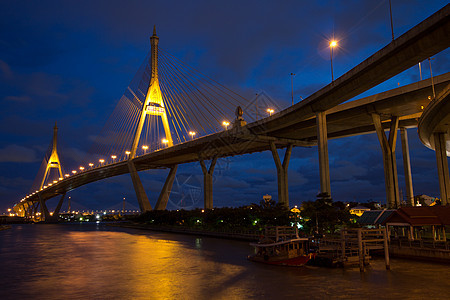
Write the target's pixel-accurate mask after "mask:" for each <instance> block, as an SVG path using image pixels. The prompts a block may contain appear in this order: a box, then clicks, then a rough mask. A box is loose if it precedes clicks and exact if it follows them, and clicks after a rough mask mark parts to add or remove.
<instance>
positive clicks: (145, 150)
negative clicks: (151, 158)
mask: <svg viewBox="0 0 450 300" xmlns="http://www.w3.org/2000/svg"><path fill="white" fill-rule="evenodd" d="M142 149H144V154H145V153H147V149H148V146H147V145H144V146H142Z"/></svg>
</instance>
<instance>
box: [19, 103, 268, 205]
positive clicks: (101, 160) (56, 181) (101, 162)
mask: <svg viewBox="0 0 450 300" xmlns="http://www.w3.org/2000/svg"><path fill="white" fill-rule="evenodd" d="M274 112H275V110H273V109H272V108H268V109H267V113H268V114H269V116H271V115H272V114H273V113H274ZM222 125H223V126H224V127H225V130H228V126H229V125H230V122H228V121H223V122H222ZM196 134H197V133H196V132H195V131H189V135H190V136H191V140H193V139H194V136H195V135H196ZM161 142H162V143H163V144H164V145H166V146H167V144H168V143H169V140H168V139H162V140H161ZM148 148H149V147H148V146H147V145H143V146H142V150H144V154H146V153H147V150H148ZM130 154H131V151H128V150H127V151H125V155H126V157H127V159H128V157H129V155H130ZM111 158H112V160H113V162H112V163H115V162H116V159H117V155H111ZM98 162H99V163H100V166H103V164H104V163H105V159H103V158H101V159H99V160H98ZM88 165H89V168H90V169H93V168H94V163H92V162H91V163H89V164H88ZM85 169H86V168H85V167H84V166H80V167H79V170H80V173H81V172H83V171H84V170H85ZM77 173H78V170H72V174H73V175H75V174H77ZM64 177H65V178H68V177H70V174H65V175H64ZM63 179H64V178H63V177H60V178H58V180H53V183H49V184H47V185H44V186H43V187H42V188H41V189H40V190H37V191H35V192H33V193H31V194H29V195H27V196H25V197H24V198H23V199H22V200H20V202H23V201H25V200H26V199H27V198H29V197H31V196H33V195H35V194H36V193H38V192H39V191H42V190H43V189H46V188H48V187H50V186H52V185H53V184H55V183H58V181H61V180H63Z"/></svg>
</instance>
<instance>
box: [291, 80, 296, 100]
mask: <svg viewBox="0 0 450 300" xmlns="http://www.w3.org/2000/svg"><path fill="white" fill-rule="evenodd" d="M294 76H295V74H294V73H291V91H292V93H291V96H292V105H294Z"/></svg>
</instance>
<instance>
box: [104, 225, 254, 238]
mask: <svg viewBox="0 0 450 300" xmlns="http://www.w3.org/2000/svg"><path fill="white" fill-rule="evenodd" d="M108 226H113V227H124V228H134V229H142V230H152V231H161V232H173V233H183V234H190V235H201V236H208V237H216V238H225V239H233V240H241V241H251V242H252V241H257V240H259V238H260V235H261V233H260V232H259V231H256V230H231V229H229V230H225V229H223V230H214V231H212V230H207V229H203V228H198V229H193V228H187V227H183V226H170V225H150V224H142V223H135V222H121V223H110V224H108Z"/></svg>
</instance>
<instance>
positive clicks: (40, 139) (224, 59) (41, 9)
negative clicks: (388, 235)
mask: <svg viewBox="0 0 450 300" xmlns="http://www.w3.org/2000/svg"><path fill="white" fill-rule="evenodd" d="M446 4H447V1H411V0H408V1H406V0H392V12H393V23H394V33H395V36H396V37H397V36H399V35H400V34H402V33H404V32H406V31H407V30H409V29H410V28H412V27H413V26H414V25H416V24H417V23H419V22H420V21H422V20H424V19H425V18H427V17H428V16H430V15H431V14H432V13H434V12H436V11H437V10H439V9H440V8H442V7H443V6H444V5H446ZM153 25H156V26H157V31H158V36H159V37H160V47H161V48H163V49H164V50H165V51H168V52H170V53H171V54H173V55H174V56H176V57H177V58H179V59H181V60H182V61H184V62H185V63H186V64H188V65H190V66H192V67H194V68H195V69H197V70H199V71H200V72H202V73H203V74H205V75H207V76H209V77H211V78H213V79H215V80H216V81H218V82H220V83H221V84H223V85H226V86H227V87H228V88H230V89H232V90H234V91H236V92H237V93H239V94H240V95H242V96H244V97H246V98H249V99H251V98H252V97H253V96H254V95H255V93H260V92H261V91H265V92H266V93H267V94H268V95H270V96H271V97H272V98H273V99H274V100H275V101H276V102H277V103H278V104H279V106H280V107H287V106H288V105H289V104H290V101H291V100H290V97H291V77H290V73H295V74H297V75H296V76H295V77H294V95H295V96H294V98H295V102H298V101H300V97H303V98H305V97H306V96H308V95H310V94H311V93H313V92H315V91H316V90H318V89H320V88H321V87H323V86H325V85H326V84H328V83H329V82H330V79H331V78H330V77H331V75H330V57H329V49H328V48H327V46H328V40H329V39H330V38H331V37H333V36H334V37H335V38H336V39H337V40H339V48H338V49H337V50H336V51H335V52H334V56H333V67H334V75H335V78H337V77H339V76H340V75H342V74H344V73H345V72H347V71H348V70H350V69H351V68H353V67H354V66H356V65H357V64H358V63H360V62H361V61H363V60H364V59H365V58H367V57H368V56H370V55H371V54H373V53H374V52H376V51H377V50H379V49H381V48H382V47H384V46H385V45H387V44H388V43H389V42H390V41H391V28H390V21H389V2H388V1H369V0H367V1H320V3H316V2H314V1H45V0H43V1H2V2H1V3H0V101H1V104H2V110H1V112H0V211H4V210H5V209H6V208H8V207H11V206H12V205H13V204H14V203H15V202H17V201H18V200H20V199H21V198H22V197H23V196H24V195H25V194H26V193H27V192H28V191H29V189H30V187H31V185H32V183H33V181H34V179H35V176H36V173H37V172H38V169H39V166H40V164H41V161H42V158H43V157H44V154H45V151H46V150H47V147H48V145H49V143H50V142H51V138H52V128H53V125H54V123H55V121H57V122H58V127H59V137H60V140H59V148H58V150H59V153H60V156H61V159H62V161H63V164H64V161H67V162H71V161H77V160H79V159H81V158H82V157H83V155H84V154H85V152H86V151H87V150H88V148H89V146H90V143H91V139H90V138H89V137H92V136H95V135H97V134H98V132H99V131H100V130H101V128H102V126H103V125H104V124H105V122H106V120H107V119H108V117H109V115H110V114H111V113H112V111H113V109H114V107H115V105H116V104H117V102H118V101H119V99H120V97H121V96H122V94H123V93H124V91H125V89H126V87H127V86H128V84H129V83H130V81H131V79H132V78H133V76H134V74H135V72H136V71H137V70H138V68H139V66H140V64H141V63H142V61H143V59H144V58H145V56H146V55H147V53H148V51H149V49H150V43H149V37H150V36H151V34H152V30H153ZM432 66H433V74H434V75H438V74H442V73H445V72H447V71H448V70H449V66H450V62H449V51H448V50H446V51H444V52H442V53H440V54H438V55H436V56H435V57H434V59H433V60H432ZM429 75H430V74H429V66H428V62H426V63H425V62H424V64H423V77H424V78H428V77H429ZM417 80H419V71H418V68H417V67H415V68H411V69H410V70H407V71H405V72H404V73H402V74H400V75H398V76H396V77H395V78H393V79H391V80H389V81H387V82H385V83H383V84H381V85H380V86H378V87H376V88H373V89H372V90H370V91H368V92H366V93H365V94H364V95H370V94H374V93H378V92H381V91H384V90H388V89H392V88H396V87H398V85H405V84H408V83H411V82H414V81H417ZM408 134H409V139H410V151H411V164H412V171H413V182H414V192H415V194H428V195H431V196H439V195H438V194H439V188H438V182H437V173H436V162H435V155H434V152H433V151H431V150H429V149H427V148H425V147H424V146H423V145H422V144H421V143H420V141H419V139H418V137H417V132H416V129H410V130H409V131H408ZM397 149H399V151H397V152H398V153H397V164H398V170H399V183H400V187H401V188H402V189H403V191H404V190H405V189H404V179H403V165H402V157H401V154H400V153H401V151H400V149H401V146H400V142H399V144H398V145H397ZM329 155H330V172H331V179H332V184H331V188H332V196H333V198H334V199H335V200H341V201H360V202H365V201H367V200H375V201H380V202H382V203H385V187H384V177H383V168H382V166H383V164H382V155H381V152H380V146H379V144H378V140H377V138H376V136H375V134H371V135H364V136H358V137H351V138H345V139H340V140H331V141H330V142H329ZM70 167H71V166H66V168H70ZM166 174H167V171H165V170H150V171H146V172H142V174H141V177H142V180H143V183H144V185H145V186H146V189H147V193H148V195H149V198H150V199H151V200H150V201H151V203H152V205H154V203H155V202H156V199H157V197H158V194H159V190H160V189H161V187H162V185H163V182H164V178H165V175H166ZM177 182H178V184H177V183H176V184H175V185H174V192H175V193H174V197H173V199H171V202H170V203H169V208H177V207H182V206H185V207H188V206H192V205H194V206H195V205H197V206H201V205H202V201H203V200H202V193H201V186H202V173H201V168H200V166H199V164H198V163H192V164H187V165H183V166H180V167H179V169H178V174H177ZM289 190H290V202H291V204H292V205H294V204H300V203H301V202H302V201H305V200H313V199H315V195H316V194H317V192H318V190H319V180H318V155H317V148H315V147H313V148H294V151H293V154H292V159H291V163H290V167H289ZM264 194H271V195H273V196H274V198H276V197H277V190H276V169H275V164H274V162H273V159H272V157H271V154H270V153H269V152H265V153H257V154H252V155H243V156H240V157H232V158H229V159H224V160H221V161H220V162H219V166H218V169H217V170H216V172H215V181H214V203H215V205H217V206H240V205H244V204H248V203H252V202H259V201H260V199H262V195H264ZM70 196H71V198H72V201H73V202H74V203H75V205H78V206H79V207H80V208H90V209H107V208H111V207H114V206H117V205H120V203H121V201H122V199H123V197H125V198H126V199H127V205H129V207H132V206H134V207H137V201H136V198H135V194H134V190H133V188H132V183H131V179H130V178H129V176H126V175H125V176H120V177H117V178H111V179H108V180H105V181H103V182H97V183H92V184H90V185H87V186H85V187H82V188H80V189H78V190H75V191H72V192H70ZM50 206H52V205H51V204H50ZM64 207H65V206H64ZM64 207H63V208H64Z"/></svg>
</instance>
